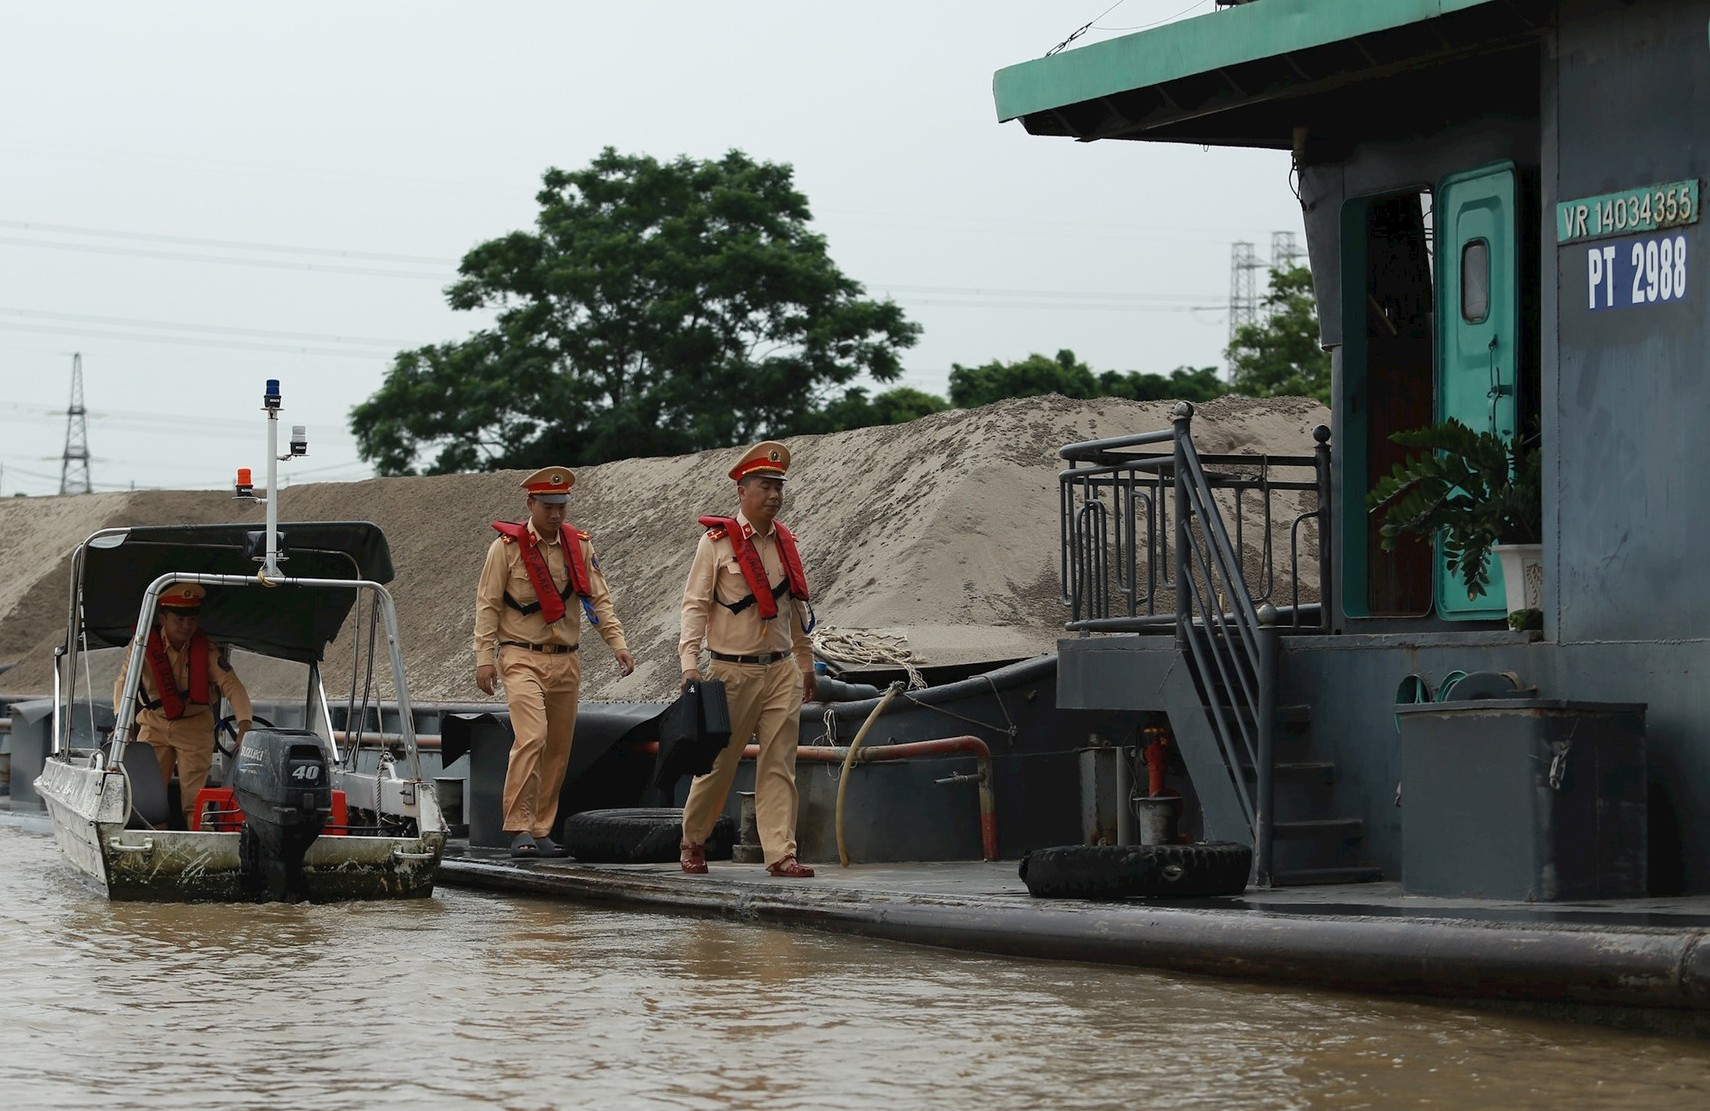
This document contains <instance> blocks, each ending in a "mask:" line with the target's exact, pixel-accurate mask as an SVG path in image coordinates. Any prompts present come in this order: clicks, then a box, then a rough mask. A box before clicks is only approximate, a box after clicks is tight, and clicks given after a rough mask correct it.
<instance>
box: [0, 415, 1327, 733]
mask: <svg viewBox="0 0 1710 1111" xmlns="http://www.w3.org/2000/svg"><path fill="white" fill-rule="evenodd" d="M1170 407H1171V403H1169V402H1130V401H1117V400H1111V399H1100V400H1092V401H1076V400H1070V399H1066V398H1062V397H1055V396H1053V397H1042V398H1026V399H1020V400H1012V401H1004V402H999V403H997V404H994V405H989V406H985V407H983V408H979V409H971V410H957V411H953V412H948V413H940V414H936V415H934V416H930V417H926V418H923V419H921V420H917V421H914V422H912V423H910V424H907V425H899V426H892V427H886V428H864V429H858V430H856V431H853V432H842V433H836V434H834V435H827V436H813V437H803V438H800V439H797V440H794V441H792V442H791V445H790V446H791V450H792V452H793V454H794V458H793V462H792V466H791V470H790V481H789V484H788V487H787V488H786V492H785V503H784V512H783V514H782V519H783V520H784V521H786V522H787V523H788V524H789V525H790V526H791V527H792V528H793V529H794V530H795V531H796V533H797V535H798V537H800V539H801V542H802V553H803V559H804V561H805V562H806V564H807V570H808V578H809V582H810V584H811V585H812V587H813V590H814V595H815V610H816V611H817V613H818V616H819V620H820V623H821V626H822V627H824V628H828V629H835V630H843V631H848V630H881V631H886V632H889V633H893V634H901V635H906V636H907V637H908V643H909V645H910V647H911V648H912V650H913V651H914V653H915V654H916V655H917V656H919V657H922V658H923V659H924V660H925V662H928V663H953V662H959V661H960V660H962V659H968V658H999V657H1023V656H1028V655H1032V654H1036V653H1039V652H1049V651H1052V650H1053V649H1054V647H1055V642H1056V639H1057V637H1058V635H1059V634H1060V631H1061V628H1062V624H1063V621H1064V620H1065V616H1064V609H1063V606H1062V604H1061V602H1060V601H1059V597H1060V587H1059V584H1058V570H1057V569H1058V520H1057V516H1058V507H1057V497H1058V495H1057V480H1056V476H1057V472H1058V471H1059V470H1060V469H1061V467H1062V460H1061V459H1060V458H1059V457H1058V455H1057V449H1058V448H1059V447H1061V446H1062V445H1063V444H1065V443H1070V442H1074V441H1079V440H1092V439H1102V438H1106V437H1113V436H1123V435H1129V434H1132V433H1136V432H1145V431H1152V430H1155V429H1160V428H1165V427H1167V426H1168V424H1169V410H1170ZM1328 422H1329V412H1328V411H1327V410H1326V409H1324V408H1323V407H1322V406H1320V405H1318V404H1317V403H1316V402H1312V401H1309V400H1305V399H1299V398H1281V399H1275V398H1273V399H1267V400H1264V401H1248V400H1241V399H1221V400H1219V401H1215V402H1211V403H1208V404H1206V405H1204V406H1201V407H1200V409H1199V415H1198V416H1197V417H1196V419H1195V421H1194V435H1195V442H1196V443H1197V444H1198V445H1199V447H1200V450H1201V452H1205V453H1211V452H1237V451H1242V452H1245V451H1268V452H1272V453H1281V454H1307V453H1308V452H1310V450H1311V448H1312V438H1311V430H1312V428H1313V427H1314V426H1315V425H1318V424H1327V423H1328ZM263 434H264V433H263V432H262V431H261V430H259V429H258V436H260V435H263ZM733 458H734V453H733V452H730V451H718V452H706V453H702V454H699V455H689V456H680V457H676V458H666V459H629V460H623V461H620V462H615V463H607V464H602V465H600V466H595V467H586V468H583V469H581V470H579V471H578V472H577V475H576V487H575V489H574V491H572V493H571V500H570V519H571V520H572V521H573V522H574V523H575V524H576V525H578V526H579V527H581V528H583V529H586V530H587V531H589V532H591V533H592V534H593V536H594V544H595V547H596V550H597V551H598V553H599V555H600V562H601V564H602V566H603V567H604V568H605V571H606V574H607V576H608V578H609V580H610V582H611V585H612V591H613V596H614V600H615V602H616V605H617V611H618V616H619V618H620V619H621V620H622V621H623V624H624V628H625V631H626V633H627V635H628V640H629V644H630V647H631V650H632V651H633V652H634V653H635V656H636V661H637V664H638V666H637V669H636V672H635V674H634V675H632V676H631V677H629V678H628V679H620V678H619V677H618V673H617V665H616V663H615V662H614V661H613V660H612V658H611V654H610V653H609V652H608V651H606V650H605V648H604V646H603V645H602V644H600V643H599V641H598V637H597V636H595V635H593V634H592V633H591V632H588V631H585V632H584V637H583V643H584V656H583V693H584V697H588V698H595V699H651V698H665V697H669V696H671V695H672V694H674V692H675V689H676V684H677V678H678V668H677V658H676V643H677V633H678V609H677V607H678V602H679V600H680V598H681V591H682V585H683V576H684V575H685V574H686V573H687V571H688V564H689V559H690V556H691V555H692V554H693V551H694V545H695V540H696V538H697V536H698V535H699V532H700V527H699V526H698V525H697V524H696V517H698V516H699V515H700V514H702V513H714V512H717V513H728V512H732V511H734V509H735V505H736V503H735V497H734V487H733V485H732V483H731V482H730V480H729V479H728V478H727V477H726V475H725V472H726V470H727V469H728V468H729V466H730V463H731V461H732V460H733ZM522 473H523V472H500V473H497V474H480V475H448V476H441V477H431V478H385V479H371V480H369V481H366V482H355V483H317V484H310V485H300V486H292V487H290V488H289V489H287V490H285V491H283V492H282V493H281V495H280V502H279V517H280V520H281V521H282V522H286V521H290V520H294V519H295V520H368V521H373V522H375V523H376V524H378V525H380V527H381V528H382V529H384V530H385V532H386V535H387V537H388V539H389V541H390V543H391V547H392V561H393V564H394V565H395V566H396V568H397V572H398V574H397V578H396V580H395V581H394V582H393V583H392V584H391V589H392V591H393V594H394V596H395V598H396V600H397V605H398V616H399V622H400V626H401V631H402V635H403V643H404V650H405V656H406V661H407V664H408V669H409V678H410V684H411V694H412V697H414V698H415V699H416V700H417V701H480V700H481V695H480V693H479V691H477V690H476V688H475V685H474V681H473V672H474V660H473V656H472V654H471V652H470V637H471V630H472V628H473V622H474V587H475V578H476V576H477V574H478V573H479V571H480V567H481V560H482V556H483V554H484V553H485V551H486V548H487V545H488V544H489V543H490V542H491V540H492V539H493V536H494V533H493V530H492V529H491V528H490V527H489V526H488V522H489V521H491V520H493V519H495V518H504V519H510V520H516V519H519V518H520V517H521V516H522V515H523V513H524V508H523V497H522V492H521V491H520V489H518V487H517V482H518V480H519V479H520V478H521V477H522ZM234 520H235V521H250V522H253V523H255V524H256V525H257V526H258V527H259V526H260V525H261V523H262V522H263V520H264V511H263V509H262V508H261V507H259V506H254V505H247V504H244V503H238V502H234V501H233V500H232V499H231V497H230V496H229V495H226V494H223V493H220V492H217V491H148V492H138V493H128V494H95V495H82V496H71V497H48V498H9V499H5V500H4V501H0V663H5V662H9V661H17V662H16V664H15V666H13V667H12V668H10V669H9V670H6V671H4V672H0V691H3V692H5V693H8V694H29V693H36V694H46V693H49V692H50V691H51V684H52V680H51V670H50V666H49V660H50V655H49V654H50V652H51V650H52V646H53V645H54V644H55V643H56V642H58V640H59V639H60V638H61V636H62V635H63V629H64V625H65V618H66V605H67V598H66V595H67V584H68V573H69V572H68V561H67V554H68V553H69V552H70V550H71V548H72V547H73V546H74V545H75V544H76V543H77V542H78V541H80V540H82V539H83V538H84V537H86V536H88V535H89V534H90V533H91V532H93V531H95V530H96V529H97V528H101V527H103V526H108V525H123V524H144V523H213V522H219V521H234ZM348 661H349V656H348V649H347V647H345V646H342V645H341V646H339V647H336V648H335V649H334V650H333V652H332V654H331V655H330V656H329V670H331V669H336V668H339V667H341V666H342V667H343V668H345V669H346V670H348V668H349V662H348Z"/></svg>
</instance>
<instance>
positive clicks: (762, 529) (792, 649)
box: [677, 440, 817, 879]
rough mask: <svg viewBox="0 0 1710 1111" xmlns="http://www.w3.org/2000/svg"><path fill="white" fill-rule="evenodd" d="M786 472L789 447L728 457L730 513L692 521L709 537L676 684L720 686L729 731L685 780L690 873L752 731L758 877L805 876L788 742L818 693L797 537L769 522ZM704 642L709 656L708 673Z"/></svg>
mask: <svg viewBox="0 0 1710 1111" xmlns="http://www.w3.org/2000/svg"><path fill="white" fill-rule="evenodd" d="M789 467H790V451H789V449H788V448H786V447H785V446H784V445H783V444H780V443H777V442H775V441H771V440H768V441H766V442H765V443H762V444H756V445H755V446H754V447H752V448H750V449H749V450H748V451H747V452H746V453H745V454H744V455H743V456H742V458H741V459H739V460H737V463H736V466H735V467H733V468H731V471H730V477H731V478H733V479H735V480H736V484H737V504H738V509H737V513H736V516H735V517H702V518H701V523H702V524H703V525H705V526H707V531H706V532H705V533H704V534H703V535H702V536H701V539H700V542H699V543H698V544H697V545H696V547H695V560H694V563H693V564H692V565H691V566H690V568H689V578H688V581H687V582H686V583H685V584H684V586H683V633H682V640H681V641H680V642H679V643H678V646H677V655H678V659H679V662H680V663H681V664H682V666H683V679H682V683H681V684H680V688H686V687H687V686H688V685H689V684H690V683H691V682H699V681H701V680H702V679H703V678H707V677H710V678H713V679H718V680H721V681H723V683H724V685H725V694H726V697H727V698H728V700H729V705H730V726H731V729H730V743H729V744H728V745H726V746H725V749H724V751H723V752H721V753H719V755H718V759H716V760H715V761H714V762H713V767H712V771H710V772H708V773H707V774H706V775H701V776H696V777H695V779H694V781H693V782H692V783H691V784H690V785H689V797H688V801H687V802H686V803H685V804H684V807H683V841H682V845H681V854H680V859H681V863H682V867H683V871H685V872H687V873H689V874H690V875H699V874H701V873H704V872H705V871H706V870H707V855H706V839H707V836H708V835H709V834H710V833H711V832H712V828H713V823H714V822H716V821H717V820H718V816H719V814H720V813H721V812H722V811H723V809H724V802H725V799H726V797H727V796H728V795H729V793H730V784H731V781H732V780H733V779H735V778H736V769H737V765H738V764H740V763H741V761H742V750H743V749H744V748H745V747H746V746H747V744H748V738H749V737H750V736H757V737H758V739H759V744H760V756H759V759H758V761H757V763H756V765H755V771H754V812H755V820H756V824H757V825H758V826H759V829H760V845H761V848H762V849H763V850H764V852H765V858H766V861H767V864H766V870H767V871H768V872H770V873H771V874H772V875H774V876H781V877H785V878H789V879H804V878H807V877H810V876H812V875H813V869H812V868H809V867H807V866H806V865H804V864H802V863H801V862H800V861H798V860H797V859H796V742H797V738H798V736H799V734H800V732H801V709H802V701H803V699H804V696H805V697H806V698H808V699H811V698H813V697H814V695H815V694H816V693H817V692H816V686H815V681H814V673H813V644H812V642H811V641H810V640H809V639H808V632H809V630H810V629H811V628H812V623H811V621H812V619H811V612H812V611H811V610H810V609H809V608H808V588H807V576H806V575H805V574H804V572H803V571H802V563H801V556H800V554H799V553H798V552H797V550H796V544H795V537H794V536H792V535H791V533H790V531H789V530H788V529H787V528H785V527H784V526H783V525H782V524H779V523H778V521H777V519H776V518H777V515H778V510H779V508H780V507H781V506H782V505H783V501H784V476H785V474H786V473H787V472H788V471H789ZM703 646H704V647H705V648H706V649H707V650H708V654H709V655H710V656H711V657H712V660H711V663H709V664H708V666H707V674H706V676H703V675H702V673H701V667H700V656H701V649H702V647H703Z"/></svg>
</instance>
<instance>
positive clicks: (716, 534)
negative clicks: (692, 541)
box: [707, 527, 724, 540]
mask: <svg viewBox="0 0 1710 1111" xmlns="http://www.w3.org/2000/svg"><path fill="white" fill-rule="evenodd" d="M707 539H708V540H723V539H724V529H723V528H722V527H721V528H710V529H707Z"/></svg>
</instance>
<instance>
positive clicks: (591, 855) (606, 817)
mask: <svg viewBox="0 0 1710 1111" xmlns="http://www.w3.org/2000/svg"><path fill="white" fill-rule="evenodd" d="M682 839H683V811H682V809H681V808H680V807H675V806H634V807H624V808H620V809H614V810H584V811H582V812H581V813H580V814H571V815H570V816H569V817H567V818H565V819H564V837H563V845H564V847H565V848H566V849H568V850H569V851H570V855H571V856H572V857H574V858H575V859H577V860H582V861H586V862H588V863H589V864H669V863H675V862H676V860H677V848H678V845H679V843H680V842H681V841H682ZM735 843H736V823H734V822H732V821H731V820H730V817H729V815H725V814H721V815H719V819H718V821H717V822H716V823H714V825H713V831H712V834H711V836H709V837H708V838H707V859H708V860H729V859H730V849H731V846H732V845H734V844H735Z"/></svg>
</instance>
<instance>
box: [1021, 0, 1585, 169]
mask: <svg viewBox="0 0 1710 1111" xmlns="http://www.w3.org/2000/svg"><path fill="white" fill-rule="evenodd" d="M1554 7H1555V4H1554V3H1547V2H1545V0H1252V2H1249V3H1245V4H1240V5H1237V6H1234V7H1229V8H1224V9H1221V10H1218V11H1214V12H1210V13H1208V14H1206V15H1202V16H1198V17H1195V18H1193V19H1185V20H1181V21H1179V22H1176V23H1171V24H1167V25H1165V26H1163V27H1158V28H1155V29H1153V30H1149V31H1140V32H1137V33H1135V34H1131V35H1124V36H1122V37H1121V38H1115V39H1109V40H1107V41H1104V42H1098V43H1093V44H1091V45H1088V46H1084V47H1081V48H1079V49H1076V50H1069V51H1064V52H1062V53H1058V54H1053V55H1050V56H1048V57H1044V58H1039V59H1037V60H1035V61H1031V62H1022V63H1019V64H1017V65H1013V66H1006V67H1004V68H1003V69H1000V70H998V71H997V74H996V76H995V77H994V78H993V81H992V92H993V96H994V98H995V100H996V103H997V115H998V119H999V120H1001V121H1008V120H1014V119H1019V120H1021V121H1022V124H1023V126H1024V127H1026V129H1027V130H1028V132H1030V133H1031V134H1035V135H1065V136H1071V137H1073V138H1077V139H1082V140H1091V139H1105V138H1122V139H1161V140H1174V141H1179V142H1203V143H1214V144H1223V145H1243V146H1275V147H1283V148H1287V147H1288V146H1289V145H1290V142H1291V133H1292V125H1291V123H1290V122H1289V121H1290V118H1291V117H1290V114H1289V113H1288V112H1285V111H1280V110H1279V108H1278V102H1279V101H1281V102H1295V103H1297V104H1298V102H1300V101H1302V100H1309V99H1311V98H1315V97H1322V96H1323V95H1324V94H1326V93H1329V92H1331V91H1334V90H1336V89H1345V88H1346V87H1347V86H1348V85H1351V84H1355V83H1359V82H1365V81H1375V80H1379V79H1382V78H1385V77H1388V76H1391V75H1394V74H1397V73H1405V72H1407V71H1416V70H1418V69H1420V68H1421V67H1428V66H1433V65H1439V64H1449V63H1453V62H1455V61H1456V60H1460V59H1466V58H1469V57H1478V56H1488V55H1490V54H1492V53H1496V52H1500V51H1503V50H1512V49H1514V48H1515V46H1516V45H1517V44H1518V43H1522V42H1530V41H1531V40H1532V39H1534V38H1535V36H1536V33H1537V31H1538V29H1539V28H1541V27H1543V26H1545V25H1546V24H1547V23H1548V22H1549V21H1550V19H1551V18H1552V15H1553V9H1554ZM1319 115H1322V112H1320V113H1319ZM1296 122H1298V121H1296Z"/></svg>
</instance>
